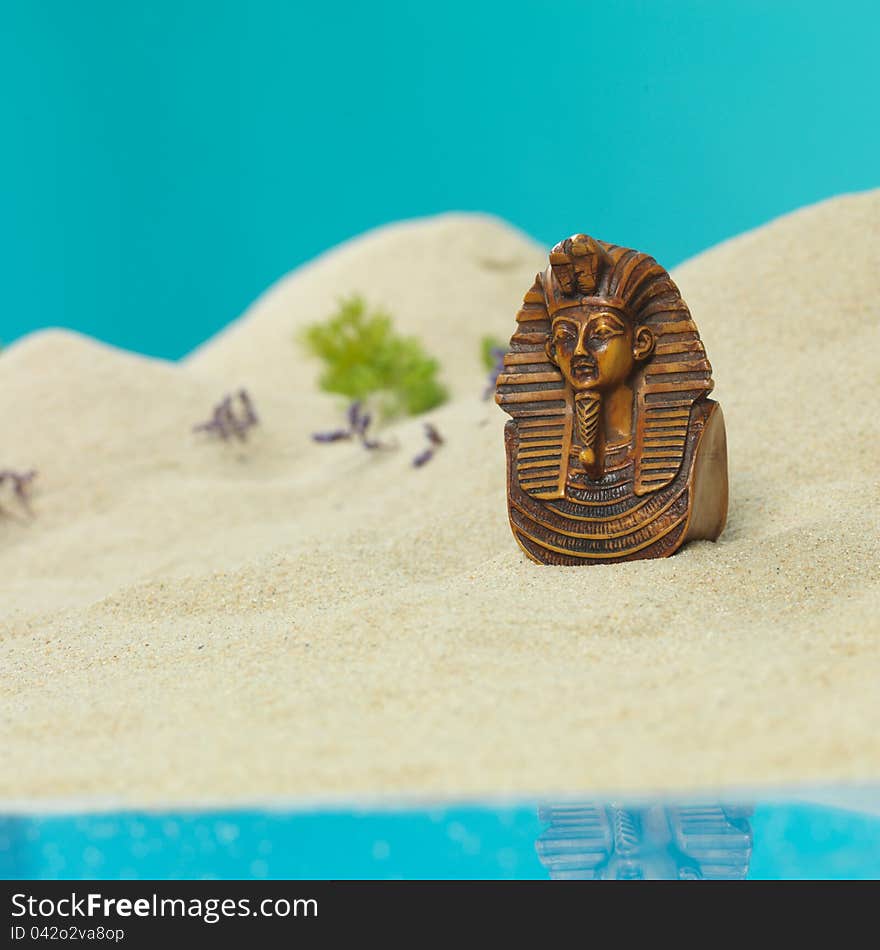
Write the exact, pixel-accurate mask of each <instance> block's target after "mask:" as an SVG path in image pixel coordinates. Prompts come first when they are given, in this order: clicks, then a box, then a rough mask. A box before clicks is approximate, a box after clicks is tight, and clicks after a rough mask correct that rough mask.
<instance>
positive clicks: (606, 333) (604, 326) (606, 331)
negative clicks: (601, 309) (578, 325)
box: [591, 320, 621, 340]
mask: <svg viewBox="0 0 880 950" xmlns="http://www.w3.org/2000/svg"><path fill="white" fill-rule="evenodd" d="M620 332H621V331H620V327H618V326H615V325H614V324H613V323H610V322H606V321H605V320H603V321H601V322H599V323H597V324H595V326H594V327H593V331H592V333H591V336H593V337H596V338H597V339H599V340H607V339H609V338H610V337H612V336H617V334H618V333H620Z"/></svg>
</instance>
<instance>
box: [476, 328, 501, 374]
mask: <svg viewBox="0 0 880 950" xmlns="http://www.w3.org/2000/svg"><path fill="white" fill-rule="evenodd" d="M499 352H500V353H502V354H503V353H504V344H503V343H502V342H501V340H499V339H498V337H495V336H484V337H483V338H482V340H480V355H481V356H482V358H483V366H485V367H486V369H487V370H490V369H494V368H495V365H496V364H497V363H498V353H499Z"/></svg>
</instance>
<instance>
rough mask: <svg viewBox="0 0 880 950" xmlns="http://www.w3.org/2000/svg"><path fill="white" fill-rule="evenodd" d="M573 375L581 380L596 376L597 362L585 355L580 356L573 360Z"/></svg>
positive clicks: (580, 381) (581, 381) (585, 380)
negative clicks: (586, 357)
mask: <svg viewBox="0 0 880 950" xmlns="http://www.w3.org/2000/svg"><path fill="white" fill-rule="evenodd" d="M571 375H572V376H573V377H574V378H575V379H576V380H577V381H578V382H579V383H583V382H587V380H590V379H595V378H596V364H595V363H594V362H593V361H592V360H590V359H585V358H584V357H582V356H581V357H578V358H576V359H573V360H572V361H571Z"/></svg>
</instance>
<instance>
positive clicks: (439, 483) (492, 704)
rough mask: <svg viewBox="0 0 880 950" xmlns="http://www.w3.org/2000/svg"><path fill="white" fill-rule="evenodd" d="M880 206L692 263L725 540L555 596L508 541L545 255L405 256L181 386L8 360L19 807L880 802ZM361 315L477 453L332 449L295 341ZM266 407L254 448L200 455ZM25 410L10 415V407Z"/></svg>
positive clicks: (208, 364)
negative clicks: (517, 381) (396, 335)
mask: <svg viewBox="0 0 880 950" xmlns="http://www.w3.org/2000/svg"><path fill="white" fill-rule="evenodd" d="M878 248H880V192H875V193H869V194H865V195H858V196H851V197H846V198H841V199H836V200H834V201H831V202H826V203H823V204H821V205H818V206H815V207H812V208H808V209H805V210H803V211H801V212H798V213H797V214H794V215H791V216H788V217H786V218H783V219H780V220H779V221H776V222H774V223H772V224H771V225H768V226H767V227H765V228H761V229H759V230H757V231H755V232H751V233H749V234H746V235H743V236H741V237H739V238H737V239H735V240H733V241H730V242H727V243H725V244H723V245H721V246H719V247H717V248H715V249H713V250H711V251H709V252H707V253H706V254H703V255H701V256H700V257H698V258H696V259H694V260H692V261H690V262H688V263H687V264H686V265H684V266H683V267H681V268H679V270H678V271H677V272H676V274H675V277H676V279H677V280H678V281H679V283H680V285H681V288H682V290H683V292H684V295H685V298H686V299H687V300H688V302H689V304H690V306H691V309H692V311H693V313H694V316H695V318H696V320H697V322H698V324H699V326H700V329H701V332H702V336H703V339H704V340H705V342H706V346H707V350H708V353H709V356H710V359H711V360H712V363H713V366H714V370H715V372H714V376H715V379H716V383H717V388H716V396H717V398H718V399H719V400H720V401H721V403H722V404H723V406H724V411H725V416H726V419H727V425H728V435H729V442H730V456H731V513H730V521H729V525H728V528H727V531H726V532H725V534H724V535H723V536H722V538H721V540H720V541H719V542H718V543H717V544H714V545H713V544H709V543H701V544H696V545H692V546H690V547H688V548H687V549H685V550H684V551H683V552H681V553H680V554H679V555H677V556H676V557H674V558H672V559H669V560H667V561H652V562H636V563H632V564H623V565H615V566H609V567H591V568H587V569H550V568H539V567H537V566H536V565H533V564H531V563H527V562H526V561H525V560H524V558H523V556H522V555H521V554H520V553H519V550H518V548H517V547H516V545H515V543H514V542H513V539H512V537H511V536H510V533H509V530H508V527H507V524H506V512H505V503H504V453H503V447H502V439H501V430H502V427H503V423H504V416H503V414H502V413H501V412H500V410H498V409H496V408H495V407H494V406H493V405H491V404H488V403H485V402H483V401H481V399H480V393H481V390H482V387H483V373H482V368H481V366H480V363H479V350H478V343H479V339H480V337H481V336H482V335H483V334H485V333H490V334H494V335H498V336H506V335H508V334H509V332H510V330H511V328H512V324H513V314H514V313H515V311H516V309H517V306H518V303H519V300H520V299H521V297H522V293H523V292H524V290H525V289H526V288H527V286H528V284H529V283H530V282H531V280H532V278H533V276H534V273H535V271H536V270H537V269H538V268H539V267H540V266H542V260H543V251H542V250H541V249H540V248H538V247H537V246H536V245H535V244H534V243H533V242H531V241H530V240H529V239H527V238H526V237H524V236H523V235H521V234H519V233H518V232H516V231H514V230H512V229H510V228H509V227H507V225H505V224H503V223H502V222H500V221H497V220H494V219H492V218H488V217H485V216H475V215H447V216H442V217H440V218H436V219H429V220H425V221H418V222H410V223H406V224H402V225H396V226H392V227H388V228H384V229H381V230H379V231H377V232H373V233H371V234H369V235H366V236H364V237H362V238H360V239H358V240H356V241H353V242H350V243H348V244H346V245H344V246H342V247H341V248H339V249H337V250H336V251H334V252H332V253H330V254H328V255H325V256H323V257H322V258H319V259H318V260H317V261H315V262H313V263H312V264H310V265H308V266H307V267H305V268H302V269H300V270H298V271H295V272H294V273H293V274H291V275H290V276H288V277H287V278H285V279H284V280H282V281H281V282H279V284H278V285H276V286H275V287H274V288H272V289H270V290H269V291H268V292H267V293H266V294H265V295H264V296H263V297H262V298H261V299H260V300H258V301H257V302H256V303H255V304H254V306H253V307H252V308H251V309H250V310H249V311H248V313H246V314H245V315H244V317H243V318H242V319H241V320H240V321H239V322H237V323H236V324H234V325H233V326H232V327H230V328H229V329H227V330H226V331H224V332H223V333H222V334H221V335H219V336H218V337H217V338H216V339H214V340H211V341H208V343H206V344H205V345H204V346H203V347H201V348H200V349H199V350H197V351H196V352H195V353H194V354H192V356H191V357H189V358H188V359H187V360H186V361H184V362H183V363H181V364H177V365H175V364H167V363H163V362H160V361H155V360H147V359H144V358H141V357H138V356H134V355H132V354H127V353H122V352H119V351H116V350H113V349H110V348H108V347H105V346H103V345H100V344H97V343H95V342H93V341H90V340H87V339H84V338H82V337H79V336H76V335H74V334H69V333H65V332H61V331H50V332H46V333H40V334H36V335H34V336H32V337H30V338H28V339H25V340H23V341H21V342H20V343H18V344H17V345H15V346H13V347H11V348H10V349H9V350H7V351H6V352H4V353H3V354H2V355H0V391H2V392H3V395H4V399H5V405H6V407H7V412H6V413H4V415H3V417H2V418H0V447H2V456H0V468H2V467H4V466H7V465H10V466H15V467H20V468H25V467H31V466H33V467H36V468H38V469H39V471H40V476H39V482H38V491H37V493H36V496H35V499H34V508H35V516H34V517H33V518H32V519H28V518H26V517H23V516H21V515H19V514H18V513H17V512H16V511H15V508H14V506H13V505H11V504H10V503H9V502H8V500H7V499H6V498H5V496H4V497H3V498H0V503H3V504H4V509H5V510H6V511H7V515H6V516H4V517H2V518H0V576H2V578H3V585H2V589H3V611H2V624H3V625H2V632H0V668H2V670H3V671H4V675H3V678H2V693H0V708H2V721H3V726H2V743H3V748H4V750H5V752H6V756H5V757H6V758H7V759H8V761H11V762H14V763H15V767H14V768H13V769H6V770H4V774H3V776H2V778H0V797H2V798H5V799H7V800H29V801H31V802H36V801H46V800H49V799H55V798H61V797H77V798H82V797H92V798H94V797H96V796H97V797H100V798H101V799H103V800H114V801H122V802H126V803H135V802H138V803H144V802H160V801H176V802H188V801H195V800H210V801H217V800H232V799H236V800H241V799H253V798H264V797H267V796H297V795H307V796H322V795H343V796H351V795H355V794H360V793H369V794H373V793H378V794H388V793H394V794H398V793H426V794H446V793H448V794H455V795H469V794H476V793H483V792H488V793H506V792H539V793H543V792H547V793H549V792H551V791H552V792H557V793H558V792H564V791H584V790H587V789H589V790H599V789H627V790H645V789H649V788H665V789H670V788H694V787H708V786H716V785H721V784H728V785H729V784H735V785H744V784H749V783H777V782H784V781H799V780H812V781H816V780H819V781H830V780H833V779H836V778H845V777H849V778H860V779H869V778H874V779H876V778H877V777H878V776H880V707H878V704H877V702H876V697H877V692H878V682H880V620H878V616H880V613H878V610H880V578H878V573H880V572H878V570H877V564H878V554H880V540H878V538H880V530H878V529H880V515H878V511H880V504H878V503H880V479H878V472H880V449H878V444H880V443H878V434H880V431H878V430H880V426H878V421H877V420H878V408H880V406H878V397H877V384H878V383H880V378H878V377H880V373H878V354H880V347H878V343H880V304H878V300H880V267H878V264H880V261H878V253H880V252H878ZM354 291H359V292H361V293H363V294H364V295H365V296H366V297H367V299H368V300H369V301H371V302H374V303H378V304H383V305H385V306H387V307H388V309H389V310H391V311H392V312H393V313H394V315H395V318H396V321H397V323H398V325H399V326H400V327H401V328H402V329H404V330H406V331H407V332H414V333H418V335H419V336H421V337H422V338H423V339H424V340H425V342H426V345H427V346H428V348H429V349H431V350H432V351H433V352H435V353H436V354H437V355H438V356H439V357H440V358H441V360H442V363H443V366H444V370H445V373H446V378H447V381H448V382H449V384H450V387H451V389H452V392H453V400H452V401H451V402H450V403H449V404H447V405H446V406H444V407H442V408H441V409H439V410H437V411H436V412H434V413H431V414H430V418H431V419H432V420H433V421H434V422H435V423H436V424H437V425H438V427H439V428H440V429H441V431H442V432H443V433H444V434H445V435H446V437H447V440H448V442H447V445H446V446H444V448H443V449H442V451H441V452H440V453H439V454H438V456H437V457H436V458H435V459H434V461H432V462H431V463H430V464H429V465H428V466H426V467H425V468H424V469H421V470H414V469H412V468H411V467H410V464H409V461H410V458H411V457H412V456H413V455H414V454H415V453H416V452H417V451H418V450H419V448H421V446H422V444H423V442H422V433H421V428H422V420H407V421H406V422H404V423H401V424H399V425H397V426H395V427H393V428H392V429H391V430H390V431H389V432H388V433H387V434H386V437H387V438H391V439H393V440H395V441H396V443H397V444H398V449H397V450H396V451H394V452H388V453H375V454H367V453H365V452H363V451H362V450H360V449H358V448H357V447H355V446H350V445H335V446H320V445H315V444H314V443H312V442H311V441H310V439H309V433H310V432H311V431H314V430H315V429H318V428H322V427H326V426H329V425H332V424H334V423H335V421H336V419H337V416H338V412H339V404H338V402H337V401H336V400H334V399H333V398H332V397H328V396H326V395H324V394H321V393H320V392H318V390H317V389H316V388H315V385H314V382H315V377H316V375H317V367H316V366H314V365H313V364H312V363H310V362H309V361H307V360H305V359H304V358H303V355H302V352H301V351H300V350H299V348H298V347H297V344H296V342H295V334H296V332H297V330H298V328H300V327H302V326H303V325H304V324H306V323H308V322H310V321H312V320H314V319H316V318H318V317H322V316H324V315H325V314H326V313H327V312H328V311H329V310H330V309H331V308H332V306H333V303H334V300H335V299H336V298H337V297H338V296H340V295H343V294H346V293H350V292H354ZM241 385H245V386H247V387H248V388H249V389H250V391H251V392H252V394H253V397H254V400H255V402H256V404H257V408H258V410H259V411H260V414H261V417H262V420H263V424H262V425H261V427H260V429H259V430H258V431H257V432H256V434H255V436H254V438H253V439H252V440H250V441H249V442H248V443H247V444H246V445H245V446H244V447H239V446H229V445H224V444H216V443H214V442H212V441H211V440H209V439H207V438H204V437H199V436H195V435H193V434H192V433H191V432H190V428H191V426H192V424H193V423H194V422H197V421H199V420H200V419H202V418H204V417H206V416H207V415H208V414H209V412H210V409H211V406H212V405H213V403H215V402H216V401H217V400H218V399H219V398H220V397H221V396H222V395H223V393H224V392H226V391H229V390H231V389H234V388H237V387H238V386H241ZM10 409H11V411H10Z"/></svg>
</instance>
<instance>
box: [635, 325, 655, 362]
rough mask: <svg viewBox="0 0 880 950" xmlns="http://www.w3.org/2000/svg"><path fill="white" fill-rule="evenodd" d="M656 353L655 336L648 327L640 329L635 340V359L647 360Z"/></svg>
mask: <svg viewBox="0 0 880 950" xmlns="http://www.w3.org/2000/svg"><path fill="white" fill-rule="evenodd" d="M653 352H654V334H653V333H652V331H651V330H650V329H649V328H648V327H639V328H638V330H636V335H635V339H634V340H633V357H634V358H635V359H636V360H638V361H641V360H646V359H647V358H648V357H649V356H650V355H651V354H652V353H653Z"/></svg>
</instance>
